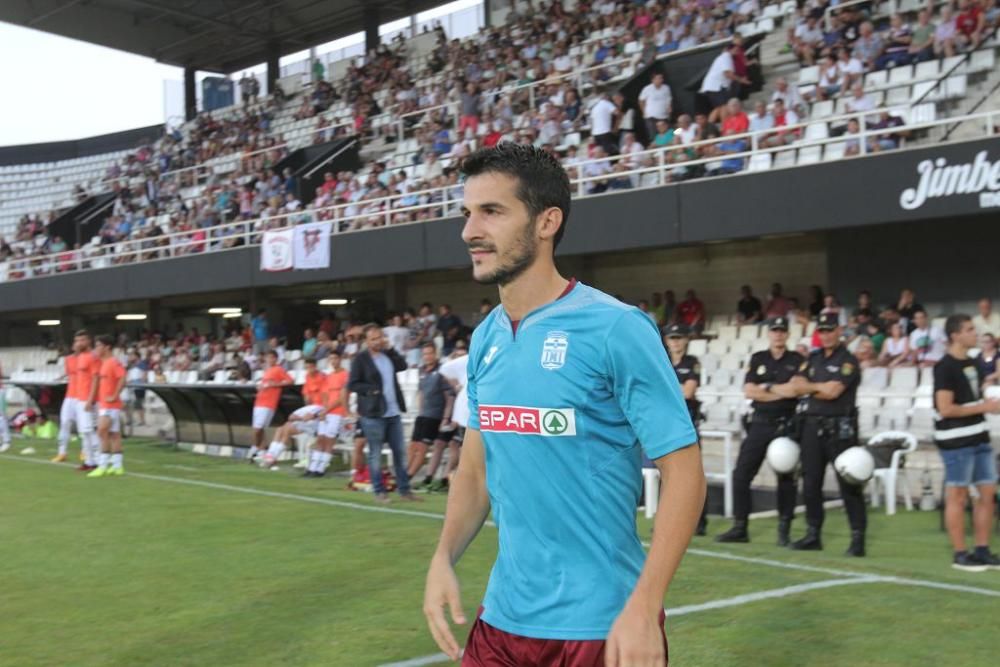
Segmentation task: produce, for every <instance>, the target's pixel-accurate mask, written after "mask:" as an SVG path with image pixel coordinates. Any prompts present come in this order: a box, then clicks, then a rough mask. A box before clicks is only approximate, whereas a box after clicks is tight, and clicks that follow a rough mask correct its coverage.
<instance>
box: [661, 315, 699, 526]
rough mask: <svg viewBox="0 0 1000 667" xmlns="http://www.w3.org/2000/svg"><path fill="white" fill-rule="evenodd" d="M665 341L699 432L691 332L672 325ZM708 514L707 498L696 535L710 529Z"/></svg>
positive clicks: (697, 367) (697, 373)
mask: <svg viewBox="0 0 1000 667" xmlns="http://www.w3.org/2000/svg"><path fill="white" fill-rule="evenodd" d="M663 340H664V343H665V344H666V347H667V353H668V354H669V355H670V363H671V364H673V367H674V372H675V373H677V381H678V382H680V384H681V391H682V392H683V393H684V403H685V404H686V405H687V409H688V413H689V414H690V415H691V423H693V424H694V428H695V431H697V430H698V422H699V421H700V420H701V402H700V401H699V400H698V399H697V398H695V393H696V392H697V391H698V385H700V384H701V362H699V361H698V357H695V356H692V355H690V354H688V353H687V348H688V342H690V340H691V332H690V330H689V329H688V328H687V327H686V326H684V325H683V324H671V325H670V326H668V327H667V328H666V330H665V331H664V334H663ZM699 440H700V438H699ZM707 512H708V498H707V496H706V498H705V505H704V507H702V509H701V518H700V519H699V520H698V528H697V530H696V531H695V534H696V535H704V534H705V530H706V528H707V527H708V517H707Z"/></svg>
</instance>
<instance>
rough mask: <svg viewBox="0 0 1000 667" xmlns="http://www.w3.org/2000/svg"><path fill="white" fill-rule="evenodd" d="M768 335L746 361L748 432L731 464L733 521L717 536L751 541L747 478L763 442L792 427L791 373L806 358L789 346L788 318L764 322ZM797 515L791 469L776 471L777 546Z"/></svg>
mask: <svg viewBox="0 0 1000 667" xmlns="http://www.w3.org/2000/svg"><path fill="white" fill-rule="evenodd" d="M768 338H769V339H770V341H771V344H770V346H769V347H768V349H766V350H762V351H760V352H755V353H754V354H753V356H751V357H750V364H749V365H748V366H747V374H746V379H745V380H744V384H743V393H744V394H745V395H746V397H747V398H749V399H751V400H752V401H753V415H752V416H751V417H750V422H749V424H748V426H747V437H746V439H745V440H744V441H743V444H742V445H740V455H739V458H737V459H736V468H735V469H734V470H733V505H734V512H733V514H734V517H733V527H732V528H731V529H729V530H728V531H727V532H725V533H723V534H721V535H719V536H718V537H716V538H715V541H716V542H749V541H750V535H749V533H748V532H747V520H748V518H749V516H750V502H751V501H750V498H751V496H750V482H752V481H753V478H754V477H755V476H756V475H757V471H759V470H760V466H761V464H762V463H763V462H764V457H765V456H766V455H767V446H768V445H769V444H770V443H771V441H772V440H774V439H775V438H777V437H779V436H782V435H785V433H786V432H788V431H789V430H790V429H791V425H792V420H793V419H794V417H795V405H796V402H797V401H796V398H797V396H798V394H797V393H796V390H795V388H794V387H793V385H792V382H791V380H792V378H793V377H794V376H795V374H796V373H798V371H799V368H800V367H801V366H802V363H803V362H804V361H805V360H804V359H803V358H802V355H800V354H799V353H798V352H793V351H791V350H789V349H788V347H787V346H786V345H787V342H788V319H787V318H785V317H776V318H774V319H773V320H771V323H770V325H769V326H768ZM794 515H795V475H794V474H788V475H778V546H782V547H784V546H788V542H789V538H788V531H789V529H790V528H791V524H792V518H793V517H794Z"/></svg>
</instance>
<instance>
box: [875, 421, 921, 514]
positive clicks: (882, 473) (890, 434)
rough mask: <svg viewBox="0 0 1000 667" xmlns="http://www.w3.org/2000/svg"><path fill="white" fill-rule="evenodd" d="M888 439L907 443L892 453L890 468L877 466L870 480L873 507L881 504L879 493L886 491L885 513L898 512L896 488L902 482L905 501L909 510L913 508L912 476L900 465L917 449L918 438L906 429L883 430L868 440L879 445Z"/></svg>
mask: <svg viewBox="0 0 1000 667" xmlns="http://www.w3.org/2000/svg"><path fill="white" fill-rule="evenodd" d="M887 440H902V441H903V442H905V443H906V447H905V448H903V449H897V450H896V451H894V452H893V453H892V458H891V459H890V461H889V467H888V468H876V469H875V474H874V475H873V476H872V479H871V481H870V482H869V491H870V493H871V497H872V507H878V506H879V501H880V499H879V493H880V487H881V491H882V492H884V493H885V513H886V514H890V515H891V514H895V513H896V488H897V484H898V483H899V482H902V488H903V503H904V504H905V505H906V509H907V511H912V510H913V493H912V490H911V489H910V476H909V474H908V473H907V471H906V469H905V468H902V467H900V466H901V465H902V463H903V458H904V457H905V456H906V455H907V454H909V453H910V452H915V451H916V450H917V438H916V436H914V435H913V434H912V433H907V432H906V431H883V432H882V433H879V434H877V435H875V436H874V437H873V438H871V439H870V440H869V441H868V445H869V446H875V445H879V444H881V443H883V442H885V441H887Z"/></svg>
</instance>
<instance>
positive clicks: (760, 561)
mask: <svg viewBox="0 0 1000 667" xmlns="http://www.w3.org/2000/svg"><path fill="white" fill-rule="evenodd" d="M0 459H8V460H10V461H22V462H25V463H35V464H38V465H47V466H52V465H55V466H61V467H71V466H72V464H70V463H52V462H51V461H43V460H40V459H33V458H24V457H22V456H16V455H15V456H11V455H9V454H0ZM128 476H129V477H137V478H139V479H149V480H153V481H157V482H167V483H172V484H186V485H188V486H200V487H203V488H207V489H217V490H220V491H232V492H234V493H244V494H248V495H255V496H266V497H269V498H281V499H283V500H298V501H300V502H306V503H314V504H317V505H329V506H331V507H343V508H345V509H356V510H361V511H364V512H376V513H379V514H397V515H401V516H415V517H421V518H424V519H433V520H435V521H441V520H443V519H444V515H442V514H436V513H434V512H420V511H417V510H404V509H396V508H392V507H378V506H374V505H363V504H361V503H352V502H348V501H346V500H332V499H330V498H316V497H313V496H302V495H299V494H296V493H282V492H280V491H265V490H264V489H255V488H253V487H247V486H234V485H232V484H220V483H218V482H205V481H202V480H198V479H186V478H184V477H168V476H166V475H150V474H148V473H137V472H130V473H128ZM486 525H488V526H493V527H495V526H496V524H495V523H493V522H492V521H487V522H486ZM643 546H645V547H647V548H648V547H649V543H648V542H643ZM687 552H688V553H690V554H694V555H696V556H707V557H709V558H722V559H726V560H735V561H740V562H744V563H751V564H755V565H766V566H769V567H777V568H783V569H786V570H801V571H804V572H816V573H820V574H830V575H834V576H839V577H850V578H855V579H858V578H866V579H870V578H872V577H877V578H879V579H880V580H881V581H882V582H884V583H893V584H900V585H904V586H920V587H924V588H937V589H940V590H947V591H955V592H963V593H976V594H978V595H987V596H990V597H1000V591H995V590H990V589H987V588H977V587H975V586H962V585H959V584H948V583H943V582H937V581H928V580H926V579H908V578H903V577H895V576H888V575H880V574H875V573H870V572H852V571H849V570H836V569H833V568H825V567H816V566H813V565H799V564H796V563H787V562H784V561H777V560H771V559H768V558H757V557H752V556H739V555H736V554H732V553H728V552H725V551H709V550H707V549H698V548H691V547H689V548H688V551H687Z"/></svg>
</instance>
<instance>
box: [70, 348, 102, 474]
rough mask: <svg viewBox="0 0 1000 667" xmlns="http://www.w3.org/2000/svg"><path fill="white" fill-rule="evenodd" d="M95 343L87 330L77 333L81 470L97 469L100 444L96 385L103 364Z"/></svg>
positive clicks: (77, 397) (77, 399)
mask: <svg viewBox="0 0 1000 667" xmlns="http://www.w3.org/2000/svg"><path fill="white" fill-rule="evenodd" d="M93 342H94V339H93V337H92V336H91V335H90V333H89V332H87V331H86V330H84V329H81V330H80V331H77V332H76V335H75V336H74V338H73V346H74V348H76V350H77V354H76V373H75V375H76V396H75V398H76V430H77V431H78V432H79V433H80V442H81V447H82V448H83V464H82V465H81V466H80V467H79V468H78V470H84V471H87V470H93V469H94V468H96V467H97V455H98V453H99V452H100V441H99V440H98V437H97V432H96V428H97V382H98V373H99V371H100V368H101V362H100V361H99V360H98V358H97V356H96V355H95V354H94V352H93V350H92V349H91V348H92V346H93Z"/></svg>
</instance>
